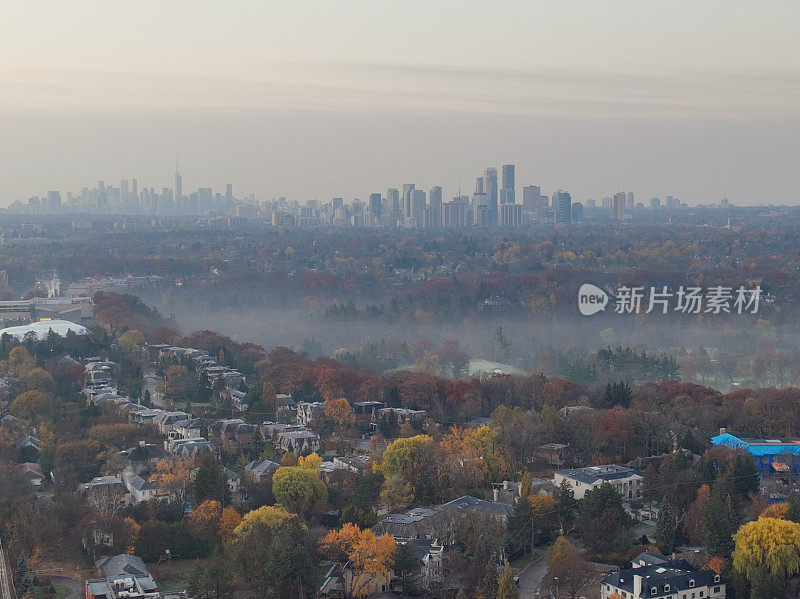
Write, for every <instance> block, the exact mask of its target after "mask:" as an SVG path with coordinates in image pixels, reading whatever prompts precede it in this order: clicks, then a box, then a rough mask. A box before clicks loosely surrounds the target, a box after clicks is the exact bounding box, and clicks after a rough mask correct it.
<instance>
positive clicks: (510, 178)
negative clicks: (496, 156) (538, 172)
mask: <svg viewBox="0 0 800 599" xmlns="http://www.w3.org/2000/svg"><path fill="white" fill-rule="evenodd" d="M501 174H502V191H501V194H500V202H501V203H502V204H514V203H516V192H515V191H514V165H513V164H504V165H503V167H502V170H501Z"/></svg>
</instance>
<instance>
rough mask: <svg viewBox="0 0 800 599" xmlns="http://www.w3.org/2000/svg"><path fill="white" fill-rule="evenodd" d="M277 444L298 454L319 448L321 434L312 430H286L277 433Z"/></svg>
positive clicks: (284, 449)
mask: <svg viewBox="0 0 800 599" xmlns="http://www.w3.org/2000/svg"><path fill="white" fill-rule="evenodd" d="M277 445H278V447H280V448H281V449H282V450H283V451H290V452H292V453H294V454H296V455H300V454H302V453H310V452H312V451H317V450H319V446H320V442H319V435H318V434H317V433H312V432H311V431H307V430H302V431H284V432H281V433H278V434H277Z"/></svg>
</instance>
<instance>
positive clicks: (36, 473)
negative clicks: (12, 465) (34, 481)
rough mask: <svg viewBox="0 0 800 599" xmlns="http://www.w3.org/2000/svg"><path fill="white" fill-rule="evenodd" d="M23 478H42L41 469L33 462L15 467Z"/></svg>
mask: <svg viewBox="0 0 800 599" xmlns="http://www.w3.org/2000/svg"><path fill="white" fill-rule="evenodd" d="M17 468H18V469H19V471H20V473H21V474H22V475H23V476H27V477H28V478H44V474H43V473H42V467H41V466H40V465H39V464H36V463H35V462H25V463H24V464H20V465H19V466H18V467H17Z"/></svg>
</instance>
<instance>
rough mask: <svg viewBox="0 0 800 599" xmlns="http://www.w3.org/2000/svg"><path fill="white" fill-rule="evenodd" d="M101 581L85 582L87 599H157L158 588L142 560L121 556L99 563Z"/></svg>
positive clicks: (99, 561)
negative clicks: (101, 575)
mask: <svg viewBox="0 0 800 599" xmlns="http://www.w3.org/2000/svg"><path fill="white" fill-rule="evenodd" d="M96 566H97V569H98V570H100V571H102V573H103V578H97V579H94V580H87V581H86V589H85V590H86V599H121V598H123V597H124V598H125V599H148V598H153V599H156V598H158V597H160V594H159V590H158V584H156V581H155V580H153V577H152V575H151V574H150V571H149V570H148V569H147V566H145V565H144V561H143V560H142V558H140V557H138V556H136V555H128V554H126V553H123V554H121V555H115V556H113V557H106V558H103V559H101V560H98V561H97V563H96Z"/></svg>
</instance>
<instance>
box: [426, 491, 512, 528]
mask: <svg viewBox="0 0 800 599" xmlns="http://www.w3.org/2000/svg"><path fill="white" fill-rule="evenodd" d="M513 511H514V508H513V507H512V506H510V505H508V504H506V503H495V502H494V501H486V500H485V499H478V498H477V497H472V496H471V495H463V496H461V497H459V498H458V499H453V500H452V501H448V502H447V503H445V504H442V505H440V506H439V508H438V509H437V512H438V513H439V514H441V515H444V516H445V517H446V518H447V519H448V520H450V521H451V522H452V521H455V519H456V518H458V517H459V516H461V515H463V514H466V515H468V516H473V515H476V514H481V515H484V516H491V517H493V518H496V519H497V520H499V521H500V522H502V523H503V524H505V523H506V522H508V518H509V516H510V515H511V512H513Z"/></svg>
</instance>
